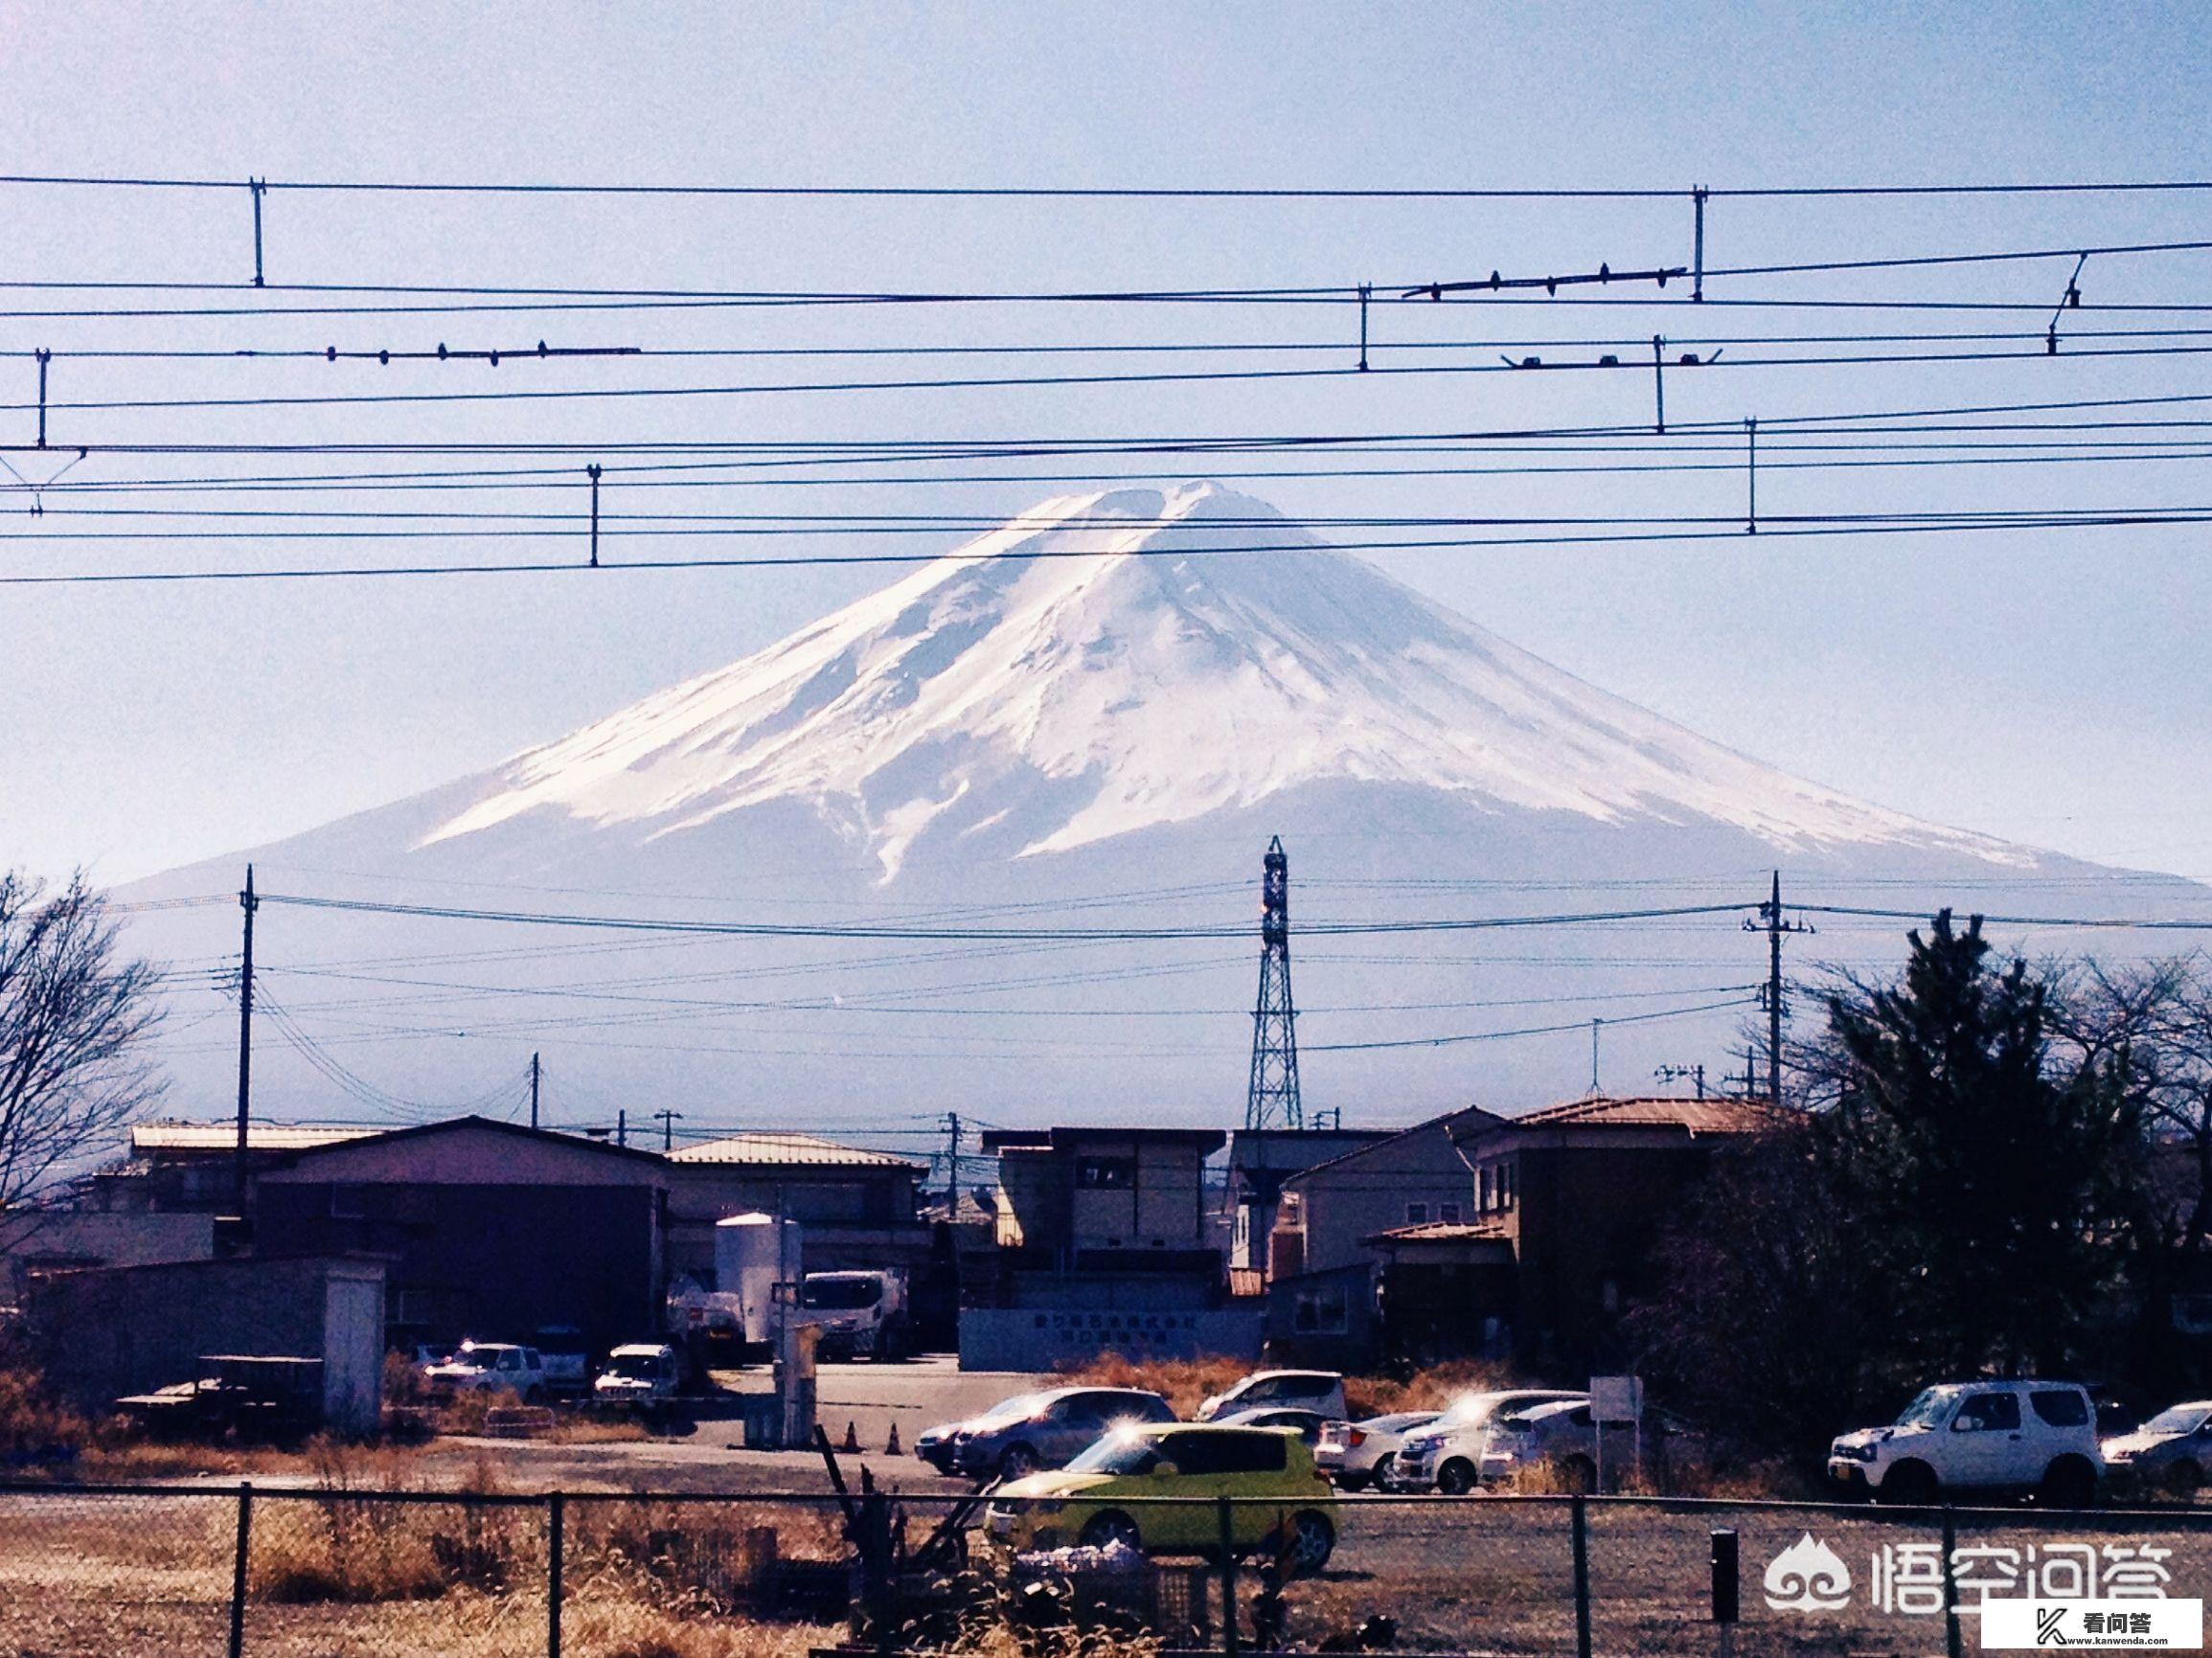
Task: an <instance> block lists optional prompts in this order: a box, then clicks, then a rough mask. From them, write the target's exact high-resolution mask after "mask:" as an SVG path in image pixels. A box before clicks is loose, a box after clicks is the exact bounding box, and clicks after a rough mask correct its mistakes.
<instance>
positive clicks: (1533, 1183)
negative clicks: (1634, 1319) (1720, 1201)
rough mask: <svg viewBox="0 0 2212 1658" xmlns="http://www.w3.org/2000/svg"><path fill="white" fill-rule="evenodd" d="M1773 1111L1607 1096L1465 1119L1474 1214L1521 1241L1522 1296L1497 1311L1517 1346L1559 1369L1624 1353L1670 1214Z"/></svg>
mask: <svg viewBox="0 0 2212 1658" xmlns="http://www.w3.org/2000/svg"><path fill="white" fill-rule="evenodd" d="M1773 1121H1774V1115H1773V1108H1772V1107H1771V1106H1769V1105H1767V1104H1766V1103H1765V1102H1761V1101H1753V1100H1740V1099H1730V1100H1681V1099H1665V1098H1662V1099H1609V1098H1603V1097H1600V1098H1594V1099H1588V1100H1577V1101H1574V1102H1570V1103H1568V1104H1564V1105H1555V1106H1552V1107H1550V1108H1549V1109H1546V1110H1542V1111H1534V1112H1530V1113H1529V1114H1528V1115H1526V1116H1522V1117H1516V1118H1514V1119H1511V1120H1510V1121H1507V1122H1504V1123H1500V1124H1494V1125H1490V1126H1485V1127H1473V1128H1463V1129H1461V1130H1459V1131H1457V1132H1455V1134H1454V1135H1453V1140H1454V1144H1455V1145H1456V1147H1457V1148H1458V1150H1459V1153H1460V1155H1461V1156H1462V1157H1463V1158H1464V1159H1465V1160H1466V1163H1467V1165H1468V1166H1469V1168H1470V1169H1471V1170H1472V1173H1473V1181H1472V1186H1473V1198H1474V1214H1473V1217H1472V1218H1473V1219H1474V1221H1475V1222H1476V1224H1477V1225H1479V1226H1482V1227H1484V1228H1486V1229H1491V1230H1494V1233H1495V1235H1496V1237H1497V1238H1500V1239H1502V1240H1503V1242H1504V1243H1505V1244H1506V1245H1507V1246H1508V1247H1510V1248H1511V1249H1512V1251H1513V1259H1514V1297H1513V1303H1512V1305H1511V1306H1510V1307H1507V1306H1494V1307H1491V1308H1490V1309H1489V1310H1488V1314H1487V1316H1496V1317H1502V1318H1505V1319H1507V1320H1508V1321H1510V1324H1511V1329H1512V1344H1511V1345H1512V1350H1513V1352H1514V1354H1515V1356H1516V1358H1518V1359H1519V1360H1520V1361H1521V1362H1522V1363H1523V1364H1524V1365H1528V1366H1531V1367H1534V1368H1538V1369H1541V1370H1547V1371H1552V1372H1555V1373H1557V1374H1584V1373H1585V1371H1586V1370H1587V1369H1588V1368H1590V1367H1593V1366H1599V1365H1606V1364H1613V1363H1617V1362H1619V1361H1620V1360H1621V1359H1622V1358H1623V1357H1624V1356H1625V1350H1624V1347H1623V1345H1622V1339H1621V1332H1620V1321H1619V1315H1620V1313H1621V1310H1622V1309H1623V1308H1624V1307H1625V1306H1628V1305H1629V1303H1630V1302H1631V1301H1633V1300H1634V1299H1635V1298H1636V1296H1637V1295H1638V1294H1639V1293H1640V1292H1642V1291H1643V1290H1644V1289H1646V1288H1647V1287H1648V1286H1649V1285H1650V1284H1651V1283H1652V1276H1653V1256H1654V1248H1653V1246H1654V1245H1655V1244H1656V1242H1657V1241H1658V1236H1659V1233H1660V1231H1661V1230H1662V1228H1663V1227H1664V1225H1665V1223H1666V1222H1667V1220H1668V1219H1669V1218H1671V1217H1672V1216H1673V1215H1676V1214H1677V1213H1678V1212H1679V1211H1680V1208H1681V1204H1682V1200H1683V1198H1684V1197H1685V1195H1686V1194H1687V1193H1688V1192H1690V1191H1691V1190H1692V1189H1693V1188H1694V1187H1695V1185H1696V1183H1697V1181H1698V1179H1699V1176H1700V1175H1701V1174H1702V1173H1703V1172H1704V1170H1705V1169H1706V1167H1707V1165H1708V1164H1709V1163H1710V1161H1711V1158H1712V1154H1713V1151H1714V1149H1715V1148H1716V1147H1720V1146H1723V1145H1726V1144H1728V1143H1729V1142H1730V1141H1733V1140H1737V1139H1740V1138H1741V1137H1742V1136H1744V1135H1745V1134H1751V1133H1756V1132H1757V1131H1759V1130H1760V1129H1762V1128H1764V1127H1767V1126H1768V1125H1770V1124H1772V1123H1773ZM1466 1333H1467V1332H1466V1329H1464V1328H1463V1330H1462V1332H1461V1337H1462V1340H1463V1341H1464V1338H1465V1334H1466Z"/></svg>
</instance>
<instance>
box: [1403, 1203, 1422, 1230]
mask: <svg viewBox="0 0 2212 1658" xmlns="http://www.w3.org/2000/svg"><path fill="white" fill-rule="evenodd" d="M1405 1224H1406V1225H1408V1226H1426V1225H1427V1224H1428V1205H1427V1204H1425V1203H1408V1204H1407V1205H1406V1206H1405Z"/></svg>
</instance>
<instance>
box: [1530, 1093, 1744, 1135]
mask: <svg viewBox="0 0 2212 1658" xmlns="http://www.w3.org/2000/svg"><path fill="white" fill-rule="evenodd" d="M1774 1120H1775V1118H1774V1108H1773V1107H1772V1106H1770V1105H1768V1104H1767V1103H1766V1102H1764V1101H1758V1100H1680V1099H1672V1098H1666V1097H1649V1098H1641V1099H1625V1100H1614V1099H1608V1098H1599V1099H1594V1100H1574V1101H1570V1102H1568V1103H1566V1104H1564V1105H1547V1106H1546V1107H1544V1109H1542V1110H1541V1111H1531V1112H1529V1113H1528V1114H1527V1115H1526V1116H1524V1117H1515V1118H1512V1119H1510V1120H1509V1121H1508V1123H1507V1124H1506V1126H1507V1127H1509V1128H1565V1127H1582V1126H1587V1127H1592V1128H1687V1129H1688V1130H1689V1131H1690V1132H1691V1133H1693V1134H1750V1133H1755V1132H1757V1131H1758V1130H1759V1129H1761V1128H1764V1127H1767V1125H1768V1124H1771V1123H1773V1122H1774Z"/></svg>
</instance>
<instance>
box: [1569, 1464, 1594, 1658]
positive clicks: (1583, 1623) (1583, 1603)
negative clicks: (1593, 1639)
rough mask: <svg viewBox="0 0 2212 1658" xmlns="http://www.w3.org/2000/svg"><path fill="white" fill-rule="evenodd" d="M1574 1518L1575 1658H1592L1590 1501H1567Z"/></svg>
mask: <svg viewBox="0 0 2212 1658" xmlns="http://www.w3.org/2000/svg"><path fill="white" fill-rule="evenodd" d="M1567 1502H1568V1503H1569V1505H1570V1506H1571V1507H1570V1512H1571V1513H1572V1515H1573V1517H1574V1528H1573V1529H1574V1539H1575V1658H1590V1540H1589V1518H1588V1508H1589V1504H1588V1500H1587V1499H1586V1498H1585V1497H1583V1496H1581V1495H1579V1494H1578V1495H1576V1496H1572V1497H1569V1498H1568V1499H1567Z"/></svg>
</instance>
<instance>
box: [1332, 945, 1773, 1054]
mask: <svg viewBox="0 0 2212 1658" xmlns="http://www.w3.org/2000/svg"><path fill="white" fill-rule="evenodd" d="M1303 930H1304V929H1301V931H1303ZM1750 1006H1752V1004H1751V1003H1750V1002H1749V1001H1747V1000H1746V999H1745V998H1744V997H1742V996H1735V997H1731V998H1730V999H1729V1000H1727V1001H1724V1002H1701V1003H1699V1005H1698V1006H1696V1007H1694V1008H1663V1009H1660V1010H1659V1011H1655V1012H1650V1013H1621V1014H1616V1015H1612V1016H1608V1018H1607V1019H1606V1021H1605V1022H1606V1024H1607V1025H1608V1026H1610V1025H1646V1024H1650V1023H1652V1022H1653V1021H1654V1020H1658V1019H1683V1018H1687V1017H1689V1016H1690V1015H1691V1014H1693V1013H1712V1012H1717V1011H1720V1010H1721V1009H1723V1008H1747V1007H1750ZM1589 1028H1590V1022H1589V1021H1588V1020H1587V1019H1577V1020H1575V1021H1574V1022H1573V1023H1571V1024H1565V1025H1525V1026H1523V1027H1521V1028H1520V1029H1518V1030H1515V1031H1469V1032H1463V1033H1455V1034H1452V1035H1448V1036H1404V1037H1400V1038H1398V1039H1396V1040H1392V1041H1382V1042H1310V1043H1307V1044H1306V1045H1305V1046H1306V1051H1307V1052H1308V1053H1310V1054H1358V1053H1366V1052H1369V1051H1371V1050H1374V1049H1378V1048H1448V1047H1454V1046H1457V1045H1458V1044H1460V1043H1462V1042H1497V1041H1502V1040H1504V1039H1505V1038H1507V1037H1510V1036H1556V1035H1561V1034H1563V1033H1566V1032H1569V1031H1587V1030H1588V1029H1589Z"/></svg>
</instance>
